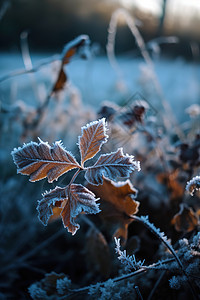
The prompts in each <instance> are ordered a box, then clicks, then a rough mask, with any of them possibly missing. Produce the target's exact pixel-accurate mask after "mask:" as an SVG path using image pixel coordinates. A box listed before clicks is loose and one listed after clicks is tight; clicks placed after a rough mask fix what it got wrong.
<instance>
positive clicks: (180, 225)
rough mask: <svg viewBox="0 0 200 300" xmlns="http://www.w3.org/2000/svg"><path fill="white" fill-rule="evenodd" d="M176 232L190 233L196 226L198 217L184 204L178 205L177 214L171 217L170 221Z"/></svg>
mask: <svg viewBox="0 0 200 300" xmlns="http://www.w3.org/2000/svg"><path fill="white" fill-rule="evenodd" d="M171 223H172V225H174V226H175V229H176V230H177V231H179V232H180V231H182V232H185V233H186V232H190V231H192V230H194V229H195V228H196V227H197V225H198V216H197V214H196V213H195V212H194V211H193V210H192V208H191V207H189V206H187V205H186V204H184V203H181V204H180V210H179V212H178V213H177V214H176V215H175V216H174V217H173V219H172V221H171Z"/></svg>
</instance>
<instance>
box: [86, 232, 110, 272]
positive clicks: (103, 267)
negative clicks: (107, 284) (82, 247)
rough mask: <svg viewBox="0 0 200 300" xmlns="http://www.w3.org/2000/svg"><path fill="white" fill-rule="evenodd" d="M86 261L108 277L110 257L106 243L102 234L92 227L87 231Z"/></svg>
mask: <svg viewBox="0 0 200 300" xmlns="http://www.w3.org/2000/svg"><path fill="white" fill-rule="evenodd" d="M86 248H87V256H88V259H87V261H88V262H89V263H90V265H91V268H92V270H93V271H94V269H96V270H97V271H98V272H100V273H101V274H102V275H103V277H104V278H108V277H109V275H110V272H111V257H110V250H109V247H108V243H107V241H106V239H105V237H104V235H103V234H102V233H101V232H100V231H99V230H96V229H94V228H91V229H90V230H89V232H88V233H87V239H86Z"/></svg>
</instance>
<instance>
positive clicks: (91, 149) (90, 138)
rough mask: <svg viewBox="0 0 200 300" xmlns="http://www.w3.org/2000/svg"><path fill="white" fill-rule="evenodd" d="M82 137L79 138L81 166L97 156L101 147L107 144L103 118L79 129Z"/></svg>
mask: <svg viewBox="0 0 200 300" xmlns="http://www.w3.org/2000/svg"><path fill="white" fill-rule="evenodd" d="M81 130H82V135H81V136H79V141H78V144H79V148H80V153H81V165H82V166H83V165H84V162H86V161H87V160H88V159H91V158H92V157H94V156H95V154H97V153H98V152H99V151H100V149H101V146H102V145H103V144H104V143H106V142H107V138H108V135H107V134H106V130H107V128H106V122H105V118H102V119H100V120H99V121H94V122H91V123H89V124H87V125H86V126H83V127H82V128H81Z"/></svg>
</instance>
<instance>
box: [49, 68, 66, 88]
mask: <svg viewBox="0 0 200 300" xmlns="http://www.w3.org/2000/svg"><path fill="white" fill-rule="evenodd" d="M66 81H67V75H66V74H65V71H64V69H63V67H61V69H60V71H59V74H58V78H57V80H56V83H55V84H54V87H53V89H52V93H53V92H58V91H59V90H62V89H63V88H64V86H65V83H66Z"/></svg>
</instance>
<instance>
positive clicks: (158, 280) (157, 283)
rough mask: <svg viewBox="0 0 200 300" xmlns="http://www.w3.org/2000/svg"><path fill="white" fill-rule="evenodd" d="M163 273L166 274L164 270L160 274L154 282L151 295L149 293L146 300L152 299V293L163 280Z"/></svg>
mask: <svg viewBox="0 0 200 300" xmlns="http://www.w3.org/2000/svg"><path fill="white" fill-rule="evenodd" d="M165 273H166V270H164V271H162V273H161V275H160V276H159V277H158V279H157V281H156V283H155V285H154V287H153V289H152V290H151V293H150V295H149V296H148V299H147V300H151V299H152V297H153V295H154V293H155V291H156V289H157V287H158V286H159V284H160V282H161V280H162V279H163V277H164V275H165Z"/></svg>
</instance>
